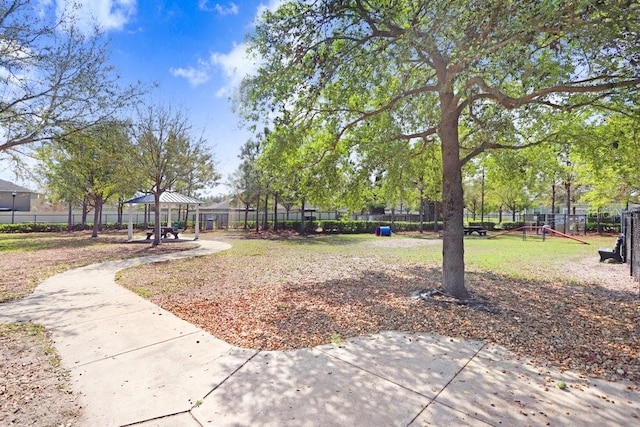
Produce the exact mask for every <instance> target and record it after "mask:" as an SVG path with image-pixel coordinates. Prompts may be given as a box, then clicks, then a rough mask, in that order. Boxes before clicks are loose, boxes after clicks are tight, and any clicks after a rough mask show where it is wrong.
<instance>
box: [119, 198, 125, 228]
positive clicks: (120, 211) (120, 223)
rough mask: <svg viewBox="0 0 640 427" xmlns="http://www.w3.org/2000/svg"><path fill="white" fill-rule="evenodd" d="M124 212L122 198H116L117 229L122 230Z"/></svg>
mask: <svg viewBox="0 0 640 427" xmlns="http://www.w3.org/2000/svg"><path fill="white" fill-rule="evenodd" d="M123 212H124V203H123V200H122V199H120V200H118V230H122V215H123Z"/></svg>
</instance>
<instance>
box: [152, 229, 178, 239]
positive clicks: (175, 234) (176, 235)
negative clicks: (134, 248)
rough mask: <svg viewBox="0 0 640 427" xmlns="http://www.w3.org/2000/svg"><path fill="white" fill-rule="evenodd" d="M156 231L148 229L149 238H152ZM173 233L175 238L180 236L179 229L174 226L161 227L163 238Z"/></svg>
mask: <svg viewBox="0 0 640 427" xmlns="http://www.w3.org/2000/svg"><path fill="white" fill-rule="evenodd" d="M154 233H155V230H147V240H150V239H151V236H153V234H154ZM169 234H173V237H174V238H175V239H177V238H178V229H177V228H173V227H161V228H160V237H162V238H163V239H166V238H167V235H169Z"/></svg>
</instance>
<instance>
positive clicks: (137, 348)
mask: <svg viewBox="0 0 640 427" xmlns="http://www.w3.org/2000/svg"><path fill="white" fill-rule="evenodd" d="M200 332H202V331H193V332H189V333H187V334H184V335H180V336H177V337H172V338H168V339H166V340H162V341H157V342H154V343H152V344H147V345H143V346H141V347H136V348H132V349H131V350H127V351H122V352H120V353H116V354H112V355H109V356H105V357H101V358H100V359H96V360H92V361H90V362H84V363H82V364H79V365H75V366H74V367H73V368H71V369H76V368H80V367H83V366H87V365H91V364H93V363H98V362H102V361H104V360H108V359H113V358H115V357H118V356H122V355H124V354H128V353H133V352H136V351H139V350H143V349H145V348H149V347H153V346H156V345H158V344H164V343H167V342H169V341H174V340H177V339H180V338H184V337H188V336H191V335H194V334H199V333H200Z"/></svg>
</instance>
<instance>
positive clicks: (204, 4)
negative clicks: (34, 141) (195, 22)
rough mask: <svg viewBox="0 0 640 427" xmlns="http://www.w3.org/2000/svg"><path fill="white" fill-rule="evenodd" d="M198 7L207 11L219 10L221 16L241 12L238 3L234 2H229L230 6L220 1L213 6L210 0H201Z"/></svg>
mask: <svg viewBox="0 0 640 427" xmlns="http://www.w3.org/2000/svg"><path fill="white" fill-rule="evenodd" d="M198 8H200V10H204V11H205V12H217V13H218V15H220V16H226V15H237V14H238V12H240V9H239V8H238V5H237V4H235V3H233V2H231V3H229V5H228V6H223V5H221V4H219V3H216V4H214V5H213V6H211V5H210V4H209V0H199V1H198Z"/></svg>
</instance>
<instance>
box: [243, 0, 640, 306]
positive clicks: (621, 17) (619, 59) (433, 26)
mask: <svg viewBox="0 0 640 427" xmlns="http://www.w3.org/2000/svg"><path fill="white" fill-rule="evenodd" d="M639 25H640V7H639V5H638V3H637V2H635V1H621V0H612V1H607V2H603V1H591V0H578V1H571V2H567V1H560V0H543V1H541V0H531V1H504V0H483V1H469V0H465V1H462V0H460V1H455V0H454V1H450V0H447V1H444V0H433V1H424V0H406V1H398V2H390V1H369V0H310V1H296V2H288V3H285V4H283V5H282V6H280V7H279V8H278V9H277V10H276V11H273V12H266V13H265V14H264V15H263V16H262V18H261V20H260V22H259V23H258V25H257V27H256V29H255V31H254V32H253V34H251V35H250V37H249V46H250V47H251V49H252V51H253V52H254V53H255V54H256V55H257V57H259V58H260V61H261V66H260V68H259V70H258V72H257V73H256V75H255V76H253V77H250V78H248V79H247V80H245V82H244V85H243V88H242V94H241V105H242V106H243V111H244V113H245V114H246V116H247V117H248V118H249V119H250V120H255V121H260V120H264V119H265V117H272V118H273V117H275V118H277V120H278V122H279V127H280V128H282V129H287V128H289V129H295V132H296V133H298V134H304V133H305V132H306V133H307V135H308V136H307V137H302V138H298V139H297V143H298V144H300V145H301V146H304V147H306V148H307V150H308V151H314V152H315V153H316V157H317V159H319V160H318V161H319V162H320V161H322V159H327V158H332V157H333V158H335V159H336V162H338V161H343V159H344V158H345V157H346V158H349V159H357V158H358V156H357V155H356V153H357V149H358V148H357V147H358V146H359V145H360V144H362V143H363V142H364V143H366V144H368V145H369V146H374V145H376V144H385V143H387V142H388V141H395V140H398V139H401V140H405V141H407V142H408V143H412V141H416V140H421V141H426V142H428V141H438V140H439V142H440V146H441V152H442V162H443V169H442V180H443V187H442V202H443V210H444V212H443V215H444V223H445V230H444V237H443V256H444V261H443V287H444V289H445V291H447V292H448V293H450V294H451V295H454V296H456V297H460V298H465V297H467V296H468V292H467V290H466V288H465V283H464V245H463V206H464V203H463V190H462V167H463V166H464V164H465V163H466V162H468V161H469V160H470V159H472V158H473V157H475V156H477V155H478V154H480V153H482V152H484V151H486V150H489V149H499V148H502V147H504V146H507V147H511V148H513V147H514V146H518V147H524V146H526V145H527V144H531V143H533V141H528V140H526V139H523V138H518V139H515V140H513V141H510V142H508V143H504V142H496V140H493V139H491V138H474V137H473V135H474V134H475V133H477V132H480V131H482V132H485V133H487V134H489V135H490V134H491V132H492V131H494V130H495V131H496V132H499V131H500V129H499V128H498V127H496V126H497V125H496V124H495V120H494V119H495V118H496V117H500V120H499V122H500V123H504V121H505V119H508V120H510V121H511V122H513V123H514V124H515V125H516V126H517V125H518V123H525V122H526V121H527V120H530V119H531V118H532V117H535V118H537V119H540V118H541V117H544V115H545V114H553V111H554V110H556V109H571V108H574V109H575V108H580V107H584V106H589V105H598V104H602V103H604V102H608V101H609V100H610V99H611V98H612V97H614V96H619V95H627V94H629V93H631V92H633V91H637V89H638V86H639V84H640V71H639V69H638V64H639V63H640V53H639V52H640V49H639V48H638V46H639V45H640V40H639V34H640V33H639ZM380 117H387V118H391V119H393V121H394V123H395V126H393V127H391V128H390V129H389V130H388V131H386V132H385V131H382V132H379V133H377V134H376V135H369V139H368V140H367V141H362V140H361V139H359V138H357V137H355V136H357V135H358V134H362V133H363V129H364V128H366V127H367V126H368V125H371V124H372V123H373V124H374V126H375V123H376V121H377V120H379V119H380ZM318 129H322V132H319V131H318ZM396 129H399V130H400V131H399V132H395V130H396ZM319 134H322V135H323V137H322V138H318V137H317V135H319ZM279 140H280V141H282V140H286V138H282V139H280V138H273V139H272V141H279ZM539 141H540V139H538V140H537V141H536V142H539ZM336 153H338V154H339V155H336ZM341 158H342V159H341Z"/></svg>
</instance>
